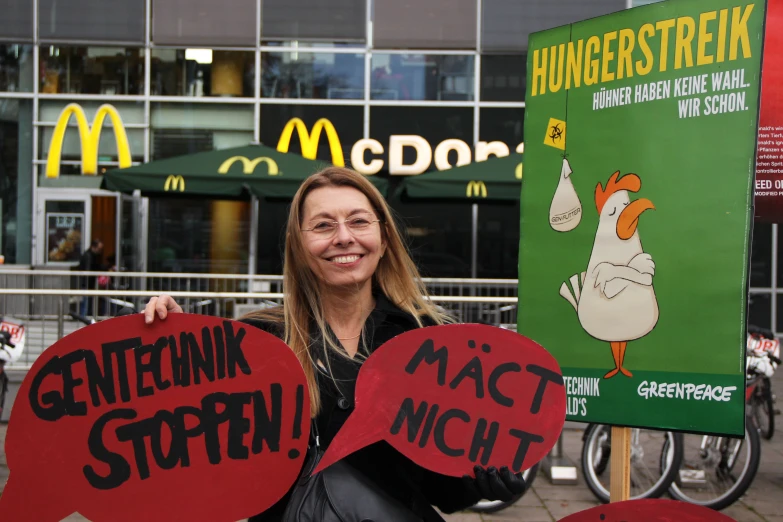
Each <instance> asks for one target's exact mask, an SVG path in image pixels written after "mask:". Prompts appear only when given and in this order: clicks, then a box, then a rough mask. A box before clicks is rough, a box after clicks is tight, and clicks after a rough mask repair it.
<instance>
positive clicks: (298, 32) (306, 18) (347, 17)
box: [261, 0, 367, 42]
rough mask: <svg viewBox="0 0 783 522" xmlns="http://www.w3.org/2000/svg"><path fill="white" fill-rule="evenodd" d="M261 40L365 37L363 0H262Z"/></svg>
mask: <svg viewBox="0 0 783 522" xmlns="http://www.w3.org/2000/svg"><path fill="white" fill-rule="evenodd" d="M261 9H262V10H261V39H262V40H278V39H283V40H320V41H330V42H345V41H355V42H364V41H365V40H366V26H367V21H366V13H367V2H366V1H365V0H263V1H262V2H261Z"/></svg>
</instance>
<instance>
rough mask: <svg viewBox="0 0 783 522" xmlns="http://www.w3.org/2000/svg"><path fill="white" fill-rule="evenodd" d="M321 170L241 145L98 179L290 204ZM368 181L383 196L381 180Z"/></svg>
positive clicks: (109, 185) (114, 185)
mask: <svg viewBox="0 0 783 522" xmlns="http://www.w3.org/2000/svg"><path fill="white" fill-rule="evenodd" d="M327 165H328V163H325V162H322V161H318V160H309V159H306V158H303V157H302V156H299V155H298V154H291V153H283V152H278V151H277V150H275V149H273V148H271V147H267V146H264V145H247V146H245V147H235V148H231V149H222V150H213V151H208V152H198V153H196V154H189V155H187V156H178V157H175V158H167V159H162V160H157V161H151V162H149V163H145V164H143V165H138V166H135V167H129V168H125V169H112V170H110V171H108V172H106V174H104V176H103V183H102V187H103V188H105V189H107V190H114V191H119V192H127V193H131V192H133V191H134V190H140V191H141V192H142V194H145V195H152V194H157V195H164V194H167V195H183V196H185V195H187V196H189V195H193V196H209V197H211V198H214V199H221V198H246V197H249V196H250V194H252V195H255V196H257V197H259V198H291V197H293V195H294V193H295V192H296V190H297V189H298V188H299V185H300V184H301V183H302V181H304V179H305V178H307V177H308V176H309V175H311V174H313V173H315V172H317V171H319V170H320V169H322V168H324V167H325V166H327ZM370 180H371V181H372V182H373V183H374V184H375V186H376V187H378V189H379V190H380V191H381V193H383V194H385V193H386V189H387V184H388V181H387V180H385V179H382V178H378V177H377V176H373V177H371V178H370Z"/></svg>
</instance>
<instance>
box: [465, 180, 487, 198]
mask: <svg viewBox="0 0 783 522" xmlns="http://www.w3.org/2000/svg"><path fill="white" fill-rule="evenodd" d="M465 195H466V196H467V197H469V198H471V197H472V198H477V197H479V196H481V197H482V198H485V197H487V186H486V185H485V184H484V182H483V181H471V182H469V183H468V188H467V190H466V191H465Z"/></svg>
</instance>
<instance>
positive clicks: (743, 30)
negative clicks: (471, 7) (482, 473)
mask: <svg viewBox="0 0 783 522" xmlns="http://www.w3.org/2000/svg"><path fill="white" fill-rule="evenodd" d="M764 10H765V3H764V2H763V1H744V2H742V3H739V4H738V3H736V2H728V1H727V0H680V1H677V2H664V3H660V4H654V5H649V6H645V7H639V8H636V9H630V10H627V11H622V12H619V13H615V14H612V15H608V16H603V17H600V18H595V19H591V20H586V21H583V22H579V23H575V24H572V25H569V26H564V27H559V28H555V29H552V30H548V31H543V32H540V33H535V34H533V35H531V37H530V40H529V52H528V65H527V71H528V76H527V96H526V105H527V106H526V111H525V137H526V140H525V141H526V143H525V175H524V178H523V180H522V199H521V208H522V211H521V213H522V216H521V241H520V253H519V273H520V278H519V318H518V319H519V325H518V326H519V331H520V332H522V333H524V334H525V335H526V336H529V337H531V338H532V339H534V340H535V341H537V342H539V343H541V344H542V345H543V346H546V347H547V349H548V350H550V351H551V352H552V353H553V355H555V357H556V358H557V360H558V362H559V364H560V366H561V368H562V370H563V375H564V377H565V381H566V391H567V394H568V411H567V414H568V416H567V419H569V420H578V421H587V422H600V423H608V424H618V425H627V426H640V427H654V428H667V429H680V430H690V431H704V432H714V433H723V434H734V435H742V433H743V423H744V393H743V391H744V364H745V359H744V343H745V315H746V308H747V305H746V287H747V272H748V249H749V242H750V230H751V224H752V215H751V206H752V197H753V192H752V181H753V167H754V154H755V140H756V128H757V118H758V100H759V85H760V62H761V50H762V40H763V24H764Z"/></svg>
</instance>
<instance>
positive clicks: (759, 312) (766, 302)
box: [748, 294, 779, 329]
mask: <svg viewBox="0 0 783 522" xmlns="http://www.w3.org/2000/svg"><path fill="white" fill-rule="evenodd" d="M748 299H749V300H748V324H751V325H753V326H758V327H759V328H767V329H768V328H770V326H771V325H772V307H771V303H772V301H771V299H770V294H751V295H750V297H749V298H748ZM778 328H779V327H778Z"/></svg>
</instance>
